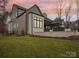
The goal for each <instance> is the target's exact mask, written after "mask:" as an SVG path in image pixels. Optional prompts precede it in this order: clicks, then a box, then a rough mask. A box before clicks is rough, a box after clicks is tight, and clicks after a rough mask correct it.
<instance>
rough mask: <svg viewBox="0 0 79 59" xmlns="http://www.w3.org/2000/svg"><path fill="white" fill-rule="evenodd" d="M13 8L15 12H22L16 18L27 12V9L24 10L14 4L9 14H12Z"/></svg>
mask: <svg viewBox="0 0 79 59" xmlns="http://www.w3.org/2000/svg"><path fill="white" fill-rule="evenodd" d="M14 8H16V9H17V10H22V11H23V12H22V13H21V14H20V15H18V16H17V17H20V16H21V15H23V14H24V13H25V12H26V10H27V9H26V8H24V7H21V6H18V5H16V4H13V7H12V11H11V14H12V12H13V10H14ZM16 12H17V11H16Z"/></svg>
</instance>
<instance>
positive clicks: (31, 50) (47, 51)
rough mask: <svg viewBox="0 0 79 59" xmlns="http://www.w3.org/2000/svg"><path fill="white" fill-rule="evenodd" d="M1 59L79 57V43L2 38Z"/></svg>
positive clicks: (61, 40)
mask: <svg viewBox="0 0 79 59" xmlns="http://www.w3.org/2000/svg"><path fill="white" fill-rule="evenodd" d="M0 57H4V58H5V57H9V58H13V57H14V58H17V57H19V58H20V57H22V58H24V57H27V58H28V57H30V58H32V57H33V58H34V57H37V58H39V57H43V58H46V57H79V41H77V40H63V39H54V38H41V37H30V36H20V37H17V36H0Z"/></svg>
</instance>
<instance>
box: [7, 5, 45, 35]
mask: <svg viewBox="0 0 79 59" xmlns="http://www.w3.org/2000/svg"><path fill="white" fill-rule="evenodd" d="M10 17H11V21H10V22H9V25H10V28H9V29H8V31H10V33H16V34H22V33H23V34H33V33H35V32H44V16H43V14H42V12H41V10H40V9H39V7H38V6H37V5H34V6H32V7H31V8H29V9H26V8H24V7H21V6H18V5H16V4H14V5H13V7H12V11H11V16H10Z"/></svg>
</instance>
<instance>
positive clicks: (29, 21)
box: [28, 13, 44, 34]
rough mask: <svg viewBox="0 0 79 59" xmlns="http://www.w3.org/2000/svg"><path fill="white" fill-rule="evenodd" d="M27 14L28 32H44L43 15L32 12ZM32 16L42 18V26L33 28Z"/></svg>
mask: <svg viewBox="0 0 79 59" xmlns="http://www.w3.org/2000/svg"><path fill="white" fill-rule="evenodd" d="M28 15H29V18H28V34H33V33H35V32H44V17H42V16H39V15H36V14H32V13H30V14H28ZM34 17H37V18H41V19H42V21H43V24H42V25H43V26H42V28H34V27H33V20H34Z"/></svg>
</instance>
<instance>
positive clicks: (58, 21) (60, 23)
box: [52, 18, 65, 31]
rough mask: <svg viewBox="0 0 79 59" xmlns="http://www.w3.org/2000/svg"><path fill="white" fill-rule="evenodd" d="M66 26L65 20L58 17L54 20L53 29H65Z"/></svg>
mask: <svg viewBox="0 0 79 59" xmlns="http://www.w3.org/2000/svg"><path fill="white" fill-rule="evenodd" d="M64 29H65V26H64V20H63V19H59V18H56V19H55V20H53V21H52V30H53V31H64Z"/></svg>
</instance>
